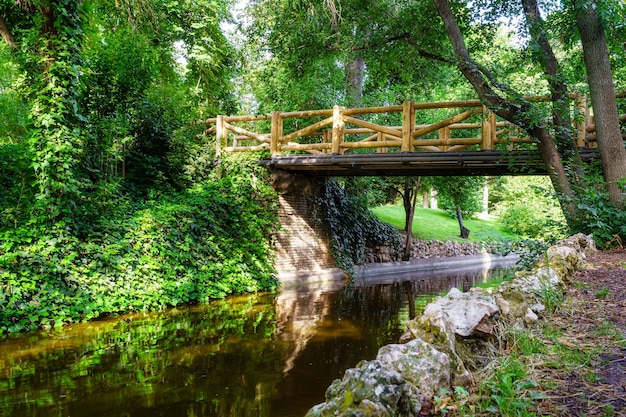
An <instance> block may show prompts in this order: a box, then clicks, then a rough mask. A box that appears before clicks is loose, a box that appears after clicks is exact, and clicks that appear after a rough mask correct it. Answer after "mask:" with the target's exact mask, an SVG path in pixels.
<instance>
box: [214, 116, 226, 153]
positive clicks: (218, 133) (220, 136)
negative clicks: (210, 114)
mask: <svg viewBox="0 0 626 417" xmlns="http://www.w3.org/2000/svg"><path fill="white" fill-rule="evenodd" d="M226 135H227V132H226V129H224V116H222V115H218V116H217V120H216V121H215V156H216V157H219V156H220V154H221V153H222V141H223V140H224V139H226ZM225 145H227V143H226V142H225Z"/></svg>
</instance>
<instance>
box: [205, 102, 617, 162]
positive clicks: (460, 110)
mask: <svg viewBox="0 0 626 417" xmlns="http://www.w3.org/2000/svg"><path fill="white" fill-rule="evenodd" d="M617 97H618V98H624V97H626V92H620V93H619V94H618V95H617ZM572 98H573V99H574V103H575V108H574V109H572V114H573V116H574V117H573V120H575V126H574V127H575V130H576V138H577V144H578V146H579V147H592V146H594V142H595V125H594V123H593V117H592V116H591V114H590V109H589V108H588V106H587V100H586V98H585V97H584V96H582V95H573V96H572ZM532 99H533V100H535V101H547V99H546V98H543V97H535V98H532ZM418 116H419V117H418ZM425 119H430V123H417V120H420V121H421V120H425ZM433 119H435V121H432V120H433ZM389 120H396V121H397V123H396V124H392V123H388V121H389ZM620 120H621V121H622V122H624V121H626V115H622V116H621V117H620ZM203 123H204V124H205V125H207V126H208V128H207V130H206V131H205V135H213V134H215V136H216V152H217V153H218V154H220V153H221V152H259V151H269V152H270V153H271V155H272V156H288V155H295V154H302V153H304V154H313V155H316V154H334V155H343V154H346V153H351V154H354V153H359V154H360V153H372V152H378V153H388V152H458V151H462V150H471V151H477V150H514V149H521V145H522V144H532V143H533V140H531V139H530V138H529V137H528V136H527V135H525V134H524V132H523V131H522V130H521V129H519V128H518V127H517V126H515V125H513V124H511V123H509V122H506V121H504V120H501V119H500V118H499V117H498V116H496V114H494V113H493V112H491V111H489V109H487V108H486V107H485V106H483V105H482V103H481V102H480V101H479V100H464V101H446V102H432V103H416V102H412V101H405V102H404V103H403V104H402V105H400V106H398V105H396V106H385V107H367V108H354V109H348V108H344V107H341V106H335V107H333V108H332V109H322V110H308V111H298V112H280V111H275V112H273V113H272V114H270V115H251V116H223V115H220V116H217V117H215V118H211V119H207V120H204V121H203ZM531 147H532V146H531ZM524 148H525V149H528V148H529V145H525V147H524Z"/></svg>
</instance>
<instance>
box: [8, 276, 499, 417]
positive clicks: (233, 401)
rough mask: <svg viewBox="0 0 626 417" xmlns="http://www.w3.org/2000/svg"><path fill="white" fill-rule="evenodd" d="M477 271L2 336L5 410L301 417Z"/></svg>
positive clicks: (124, 416)
mask: <svg viewBox="0 0 626 417" xmlns="http://www.w3.org/2000/svg"><path fill="white" fill-rule="evenodd" d="M510 275H511V270H507V269H502V268H496V269H491V270H489V271H487V270H485V269H484V268H482V267H480V266H478V267H469V268H461V269H455V270H444V271H442V270H437V271H429V272H428V273H424V272H422V273H420V274H416V273H397V274H392V275H380V276H376V277H370V278H357V279H355V280H354V281H353V282H351V283H349V284H344V283H341V282H321V283H316V284H308V285H302V286H297V287H292V288H285V289H284V290H283V291H281V292H280V293H278V294H253V295H246V296H238V297H230V298H227V299H225V300H219V301H215V302H212V303H211V304H209V305H202V306H190V307H184V308H175V309H170V310H167V311H163V312H158V313H150V314H130V315H124V316H118V317H108V318H105V319H100V320H96V321H91V322H89V323H84V324H77V325H72V326H67V327H65V328H62V329H58V330H52V331H47V332H37V333H30V334H27V335H22V336H19V337H10V338H8V339H4V340H0V416H3V417H4V416H6V417H9V416H16V417H18V416H19V417H25V416H33V417H35V416H36V417H83V416H85V417H86V416H89V417H108V416H111V417H135V416H151V417H154V416H163V417H200V416H219V417H227V416H228V417H231V416H232V417H246V416H255V417H266V416H267V417H287V416H289V417H292V416H298V417H302V416H304V414H305V413H306V412H307V410H308V409H309V408H310V407H311V406H313V405H315V404H317V403H320V402H323V401H324V392H325V391H326V388H327V387H328V386H329V385H330V383H331V382H332V381H333V380H334V379H336V378H341V377H342V376H343V373H344V372H345V370H346V369H347V368H351V367H354V366H355V365H356V364H357V363H358V362H359V361H361V360H363V359H367V360H371V359H373V358H374V357H375V356H376V352H377V351H378V349H379V348H380V347H381V346H383V345H385V344H388V343H396V342H397V341H398V339H399V338H400V336H401V335H402V334H403V333H404V323H405V322H406V321H407V320H409V318H410V317H413V316H415V315H416V314H419V312H420V311H421V309H423V308H424V306H425V305H426V304H427V303H428V302H429V301H430V300H431V299H432V298H434V297H436V296H439V295H442V294H445V293H446V292H447V291H448V290H449V289H450V288H452V287H457V288H459V289H462V290H464V291H467V290H468V289H469V288H470V287H472V286H474V285H487V286H489V285H495V283H498V282H499V281H501V280H502V279H505V278H507V277H508V276H510Z"/></svg>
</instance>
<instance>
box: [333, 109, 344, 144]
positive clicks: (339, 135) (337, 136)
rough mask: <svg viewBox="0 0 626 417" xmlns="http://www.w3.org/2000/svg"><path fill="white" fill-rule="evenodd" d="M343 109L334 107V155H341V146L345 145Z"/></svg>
mask: <svg viewBox="0 0 626 417" xmlns="http://www.w3.org/2000/svg"><path fill="white" fill-rule="evenodd" d="M343 109H344V108H343V107H341V106H334V107H333V137H332V153H333V154H339V153H341V145H342V144H343V130H344V123H343Z"/></svg>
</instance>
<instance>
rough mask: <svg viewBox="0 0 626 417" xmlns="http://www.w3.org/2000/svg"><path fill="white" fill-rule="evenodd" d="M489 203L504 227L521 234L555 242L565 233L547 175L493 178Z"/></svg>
mask: <svg viewBox="0 0 626 417" xmlns="http://www.w3.org/2000/svg"><path fill="white" fill-rule="evenodd" d="M490 205H491V209H492V211H493V213H494V214H496V215H498V216H499V217H500V218H501V219H502V221H503V222H504V224H505V226H506V228H507V230H508V231H510V232H511V233H514V234H516V235H518V236H520V237H521V238H525V239H541V240H544V241H547V242H554V241H556V240H558V239H562V238H564V237H565V235H566V234H567V223H566V222H565V217H564V216H563V212H562V211H561V209H560V207H559V205H558V201H557V199H556V196H555V195H554V188H553V187H552V184H551V183H550V181H549V179H548V178H546V177H508V178H507V177H503V178H499V179H496V180H494V181H493V185H492V189H491V192H490Z"/></svg>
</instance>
